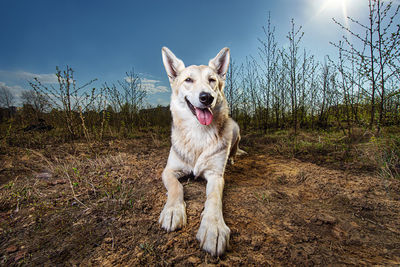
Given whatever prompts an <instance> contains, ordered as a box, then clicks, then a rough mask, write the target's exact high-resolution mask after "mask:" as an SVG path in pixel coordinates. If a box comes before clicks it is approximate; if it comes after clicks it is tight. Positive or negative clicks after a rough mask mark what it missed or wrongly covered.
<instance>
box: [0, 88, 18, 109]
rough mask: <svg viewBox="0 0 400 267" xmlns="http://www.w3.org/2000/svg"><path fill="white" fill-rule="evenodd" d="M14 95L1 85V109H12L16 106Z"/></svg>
mask: <svg viewBox="0 0 400 267" xmlns="http://www.w3.org/2000/svg"><path fill="white" fill-rule="evenodd" d="M14 100H15V99H14V95H13V94H12V93H11V91H10V90H9V89H8V88H7V87H6V86H4V85H0V107H3V108H11V107H12V106H13V105H14Z"/></svg>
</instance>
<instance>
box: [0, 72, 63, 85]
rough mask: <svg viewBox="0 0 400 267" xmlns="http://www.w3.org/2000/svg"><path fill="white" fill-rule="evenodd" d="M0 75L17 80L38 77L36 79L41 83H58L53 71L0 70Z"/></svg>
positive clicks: (28, 79) (29, 79)
mask: <svg viewBox="0 0 400 267" xmlns="http://www.w3.org/2000/svg"><path fill="white" fill-rule="evenodd" d="M0 77H2V79H4V78H6V79H9V80H10V79H12V80H19V81H33V79H34V78H38V80H39V81H40V82H41V83H42V84H55V83H58V79H57V76H56V75H55V74H54V73H32V72H27V71H4V70H1V71H0Z"/></svg>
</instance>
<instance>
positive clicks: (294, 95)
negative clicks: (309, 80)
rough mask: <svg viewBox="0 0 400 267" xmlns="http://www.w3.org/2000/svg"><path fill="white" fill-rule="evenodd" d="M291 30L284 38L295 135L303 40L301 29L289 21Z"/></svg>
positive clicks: (292, 21)
mask: <svg viewBox="0 0 400 267" xmlns="http://www.w3.org/2000/svg"><path fill="white" fill-rule="evenodd" d="M291 26H292V27H291V30H290V31H289V32H288V35H287V36H286V38H287V39H288V40H289V51H288V53H287V54H286V58H287V62H288V65H287V67H288V71H289V76H290V80H289V84H290V100H291V108H292V123H293V130H294V132H295V134H296V133H297V127H298V125H297V124H298V122H297V113H298V105H299V103H298V92H299V76H298V75H299V70H298V68H299V48H300V42H301V39H302V38H303V35H304V32H302V31H301V29H302V27H301V26H300V27H297V29H296V25H295V23H294V19H292V20H291Z"/></svg>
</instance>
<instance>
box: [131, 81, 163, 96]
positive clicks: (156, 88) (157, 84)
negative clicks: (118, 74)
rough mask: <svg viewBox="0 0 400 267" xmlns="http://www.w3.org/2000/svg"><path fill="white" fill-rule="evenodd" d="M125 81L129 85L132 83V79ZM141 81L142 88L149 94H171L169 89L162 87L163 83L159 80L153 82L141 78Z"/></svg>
mask: <svg viewBox="0 0 400 267" xmlns="http://www.w3.org/2000/svg"><path fill="white" fill-rule="evenodd" d="M124 80H125V81H127V82H128V83H130V82H132V78H131V77H125V78H124ZM140 80H141V82H142V88H143V89H144V90H145V91H147V93H149V94H157V93H166V92H169V88H168V87H166V86H164V85H161V83H162V82H161V81H159V80H152V79H147V78H141V79H140Z"/></svg>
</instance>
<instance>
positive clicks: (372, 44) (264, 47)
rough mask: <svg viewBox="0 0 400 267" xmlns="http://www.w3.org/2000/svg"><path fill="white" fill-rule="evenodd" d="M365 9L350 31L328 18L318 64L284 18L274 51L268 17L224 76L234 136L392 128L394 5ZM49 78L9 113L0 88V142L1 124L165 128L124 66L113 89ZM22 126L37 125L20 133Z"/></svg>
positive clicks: (99, 132)
mask: <svg viewBox="0 0 400 267" xmlns="http://www.w3.org/2000/svg"><path fill="white" fill-rule="evenodd" d="M368 7H369V12H370V14H369V15H370V16H369V18H370V20H369V21H368V23H367V24H365V25H364V24H362V23H360V22H359V21H358V20H357V19H353V18H349V21H350V22H351V23H353V24H354V25H353V26H354V27H352V29H350V28H348V27H346V26H344V25H343V24H341V23H339V22H337V21H336V20H334V23H336V24H337V25H338V28H339V29H341V30H342V31H343V34H344V35H343V40H341V41H339V42H338V43H331V45H333V46H335V47H336V48H337V51H338V53H337V55H336V56H335V57H329V56H326V58H325V60H324V62H318V61H317V60H316V59H315V57H314V56H313V55H312V54H311V53H309V52H308V51H307V49H305V48H302V43H301V42H302V38H303V35H304V33H303V32H302V27H301V26H297V25H296V24H295V22H294V21H293V20H292V21H291V29H290V30H289V32H288V33H287V36H286V37H287V40H288V45H287V46H285V47H280V46H279V44H278V43H277V41H276V39H275V34H276V33H275V28H274V27H273V25H271V19H270V16H268V20H267V25H266V26H265V27H263V30H264V36H263V37H262V38H259V39H258V40H259V44H260V46H259V53H258V55H257V56H249V57H248V58H246V61H245V63H243V64H240V65H239V64H237V63H236V62H235V61H234V60H232V61H231V65H230V68H229V71H228V74H227V77H226V87H225V95H226V97H227V100H228V102H229V106H230V114H231V116H232V117H233V118H234V119H235V120H236V121H237V122H238V123H239V124H240V126H241V128H242V130H243V131H260V132H267V131H269V130H275V129H293V131H294V133H296V132H297V131H298V129H327V128H332V127H333V128H336V129H339V130H342V131H343V132H344V133H345V134H350V133H351V131H352V129H353V128H354V127H364V128H369V129H375V130H376V131H377V132H378V133H379V131H380V129H381V127H383V126H388V125H399V124H400V89H399V88H400V60H399V59H400V25H399V24H398V21H399V17H398V13H399V9H400V8H399V5H398V4H396V3H394V2H392V1H380V0H377V1H371V0H369V1H368ZM355 29H358V31H356V30H355ZM349 36H351V37H352V38H349ZM351 40H352V41H351ZM56 75H57V77H58V85H57V86H50V87H49V86H47V85H45V84H42V83H41V81H40V80H39V79H34V80H33V81H31V82H30V86H31V88H32V90H30V91H26V92H24V93H23V95H22V101H23V107H22V108H20V109H18V110H15V108H12V103H13V101H12V100H13V96H12V94H11V93H10V92H9V91H8V90H7V89H6V88H5V87H3V88H1V90H0V106H2V110H1V111H0V119H1V121H2V125H3V126H2V132H4V134H3V133H2V137H4V135H5V134H7V126H4V125H11V124H12V125H13V126H12V127H14V128H18V129H25V130H32V129H36V128H37V129H47V130H50V129H53V130H54V131H58V132H59V133H60V134H64V135H65V136H66V137H68V138H70V139H75V138H82V137H84V138H86V139H87V140H99V139H102V138H104V137H105V136H109V135H111V136H120V135H122V136H129V135H131V134H132V133H134V132H135V131H138V130H140V129H146V128H147V129H148V128H149V127H152V128H154V129H161V128H162V129H165V128H168V127H169V125H170V123H171V115H170V112H169V108H168V107H161V106H159V107H155V108H154V107H146V106H145V100H146V94H147V92H146V90H145V88H143V86H142V83H141V77H140V76H139V75H138V74H136V73H135V72H134V71H133V70H132V71H130V72H128V73H126V77H125V78H124V79H122V80H121V81H118V82H117V83H116V84H111V85H108V84H107V83H105V84H103V86H101V87H100V88H92V89H89V88H90V85H91V83H92V82H93V81H90V82H88V83H86V84H84V85H83V86H80V87H78V86H77V83H76V81H75V79H74V71H73V70H72V69H71V68H70V67H68V66H67V67H66V68H65V70H60V69H58V68H57V71H56ZM10 123H11V124H10ZM32 125H33V126H35V125H39V127H36V128H35V127H31V128H29V126H32ZM40 125H48V126H51V127H44V128H43V127H40ZM10 127H11V126H9V129H11V128H10ZM27 127H28V128H27Z"/></svg>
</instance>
